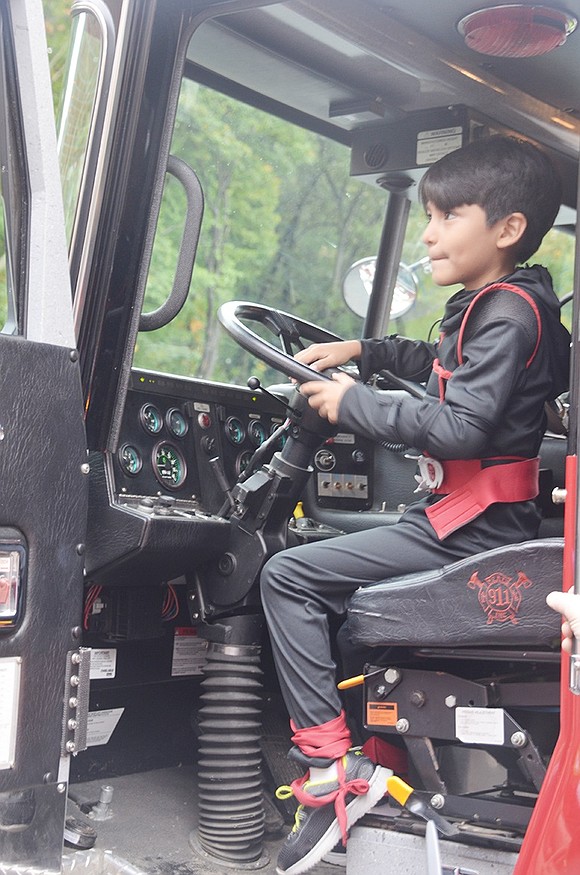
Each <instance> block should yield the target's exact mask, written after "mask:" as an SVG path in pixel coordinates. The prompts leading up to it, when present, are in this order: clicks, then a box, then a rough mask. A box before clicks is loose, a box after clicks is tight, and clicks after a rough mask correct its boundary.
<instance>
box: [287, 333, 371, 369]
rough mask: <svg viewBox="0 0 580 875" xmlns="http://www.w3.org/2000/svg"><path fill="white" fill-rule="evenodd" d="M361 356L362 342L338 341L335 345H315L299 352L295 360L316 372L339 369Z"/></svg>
mask: <svg viewBox="0 0 580 875" xmlns="http://www.w3.org/2000/svg"><path fill="white" fill-rule="evenodd" d="M360 356H361V345H360V340H337V341H335V342H333V343H313V344H312V345H311V346H308V347H306V349H301V350H300V352H297V353H296V355H295V356H294V358H295V359H296V360H297V361H299V362H302V364H303V365H310V367H311V368H313V369H314V370H315V371H325V370H326V369H327V368H337V367H339V366H340V365H344V364H346V362H348V361H350V360H351V359H359V358H360Z"/></svg>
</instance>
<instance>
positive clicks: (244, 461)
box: [236, 450, 252, 477]
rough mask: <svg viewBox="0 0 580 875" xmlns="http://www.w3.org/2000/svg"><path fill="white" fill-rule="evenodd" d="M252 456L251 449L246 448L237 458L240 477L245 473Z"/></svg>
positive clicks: (237, 471) (237, 470)
mask: <svg viewBox="0 0 580 875" xmlns="http://www.w3.org/2000/svg"><path fill="white" fill-rule="evenodd" d="M251 458H252V453H251V452H250V450H244V451H243V452H242V453H240V455H239V456H238V458H237V459H236V474H237V475H238V477H239V476H240V474H243V473H244V471H245V470H246V468H247V467H248V465H249V463H250V459H251Z"/></svg>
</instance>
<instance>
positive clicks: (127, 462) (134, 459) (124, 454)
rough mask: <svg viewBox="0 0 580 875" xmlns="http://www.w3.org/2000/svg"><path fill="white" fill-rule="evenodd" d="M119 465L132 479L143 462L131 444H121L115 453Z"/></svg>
mask: <svg viewBox="0 0 580 875" xmlns="http://www.w3.org/2000/svg"><path fill="white" fill-rule="evenodd" d="M117 458H118V460H119V465H120V466H121V468H122V470H123V471H124V472H125V474H129V475H130V476H131V477H134V476H135V474H138V473H139V471H140V470H141V468H142V467H143V460H142V458H141V454H140V453H139V450H138V449H137V448H136V447H134V446H132V445H131V444H123V446H122V447H121V448H120V450H119V452H118V453H117Z"/></svg>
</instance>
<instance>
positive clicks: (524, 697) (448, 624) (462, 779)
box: [346, 538, 563, 835]
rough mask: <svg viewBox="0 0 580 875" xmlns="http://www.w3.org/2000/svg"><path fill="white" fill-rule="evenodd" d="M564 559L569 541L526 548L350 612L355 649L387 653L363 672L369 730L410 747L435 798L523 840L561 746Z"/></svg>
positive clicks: (457, 813) (417, 774)
mask: <svg viewBox="0 0 580 875" xmlns="http://www.w3.org/2000/svg"><path fill="white" fill-rule="evenodd" d="M562 556H563V539H561V538H547V539H542V540H535V541H528V542H524V543H522V544H517V545H513V546H509V547H501V548H497V549H494V550H489V551H487V552H484V553H480V554H478V555H476V556H473V557H470V558H468V559H464V560H461V561H459V562H455V563H453V564H451V565H447V566H445V567H444V568H442V569H439V570H436V571H431V572H424V573H420V574H416V575H406V576H404V577H400V578H396V579H392V580H389V581H387V582H384V583H380V584H377V585H373V586H368V587H365V588H361V589H359V590H357V591H356V592H355V593H354V595H353V596H352V598H351V600H350V603H349V607H348V617H347V627H346V630H347V632H348V638H349V639H350V641H351V642H352V643H353V644H354V645H356V646H363V647H369V648H377V649H376V650H373V651H371V653H373V654H374V653H379V652H381V651H385V648H389V650H387V654H388V657H387V660H383V659H381V658H379V657H378V656H377V657H376V664H375V657H374V656H372V657H371V659H372V662H371V663H370V664H368V665H367V666H366V667H365V676H366V677H365V693H364V715H363V720H364V724H365V728H366V729H367V730H368V731H370V732H371V733H372V734H374V735H377V734H378V735H381V736H387V737H388V736H390V739H389V740H392V739H393V737H397V738H398V739H400V740H402V741H403V742H404V745H405V747H406V749H407V753H408V758H409V774H410V776H411V778H412V780H413V781H414V782H415V783H416V784H417V786H418V787H419V788H422V789H423V791H424V792H425V793H426V794H427V798H429V799H430V798H431V797H433V795H434V794H436V795H437V800H438V803H439V804H440V805H441V806H442V808H443V813H446V814H448V815H449V816H451V817H458V818H460V819H461V820H467V821H472V822H474V823H477V824H478V828H479V827H480V826H481V825H482V824H487V825H488V826H494V827H496V828H497V826H498V825H501V827H502V828H507V829H512V830H515V833H516V834H520V835H521V833H522V832H523V831H524V829H525V827H526V825H527V822H528V820H529V817H530V814H531V810H532V806H533V801H534V797H535V794H536V793H537V791H538V790H539V787H540V785H541V781H542V779H543V776H544V772H545V763H544V760H545V758H546V756H547V755H549V752H550V749H551V746H552V745H553V743H554V741H555V737H556V735H557V709H558V704H559V681H558V674H559V662H560V656H559V645H560V618H559V616H558V615H557V614H556V613H554V611H552V610H550V608H548V607H547V605H546V602H545V598H546V594H547V593H548V592H550V591H551V590H554V589H560V588H561V585H562ZM391 648H400V649H396V650H393V649H391ZM554 724H555V725H554ZM547 727H548V728H547ZM399 743H400V742H399Z"/></svg>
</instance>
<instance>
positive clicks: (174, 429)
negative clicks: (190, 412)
mask: <svg viewBox="0 0 580 875" xmlns="http://www.w3.org/2000/svg"><path fill="white" fill-rule="evenodd" d="M165 422H166V423H167V428H168V429H169V431H170V432H171V434H172V435H173V437H176V438H183V437H185V435H186V434H187V429H188V424H187V419H186V418H185V416H184V415H183V413H182V412H181V410H178V409H177V407H172V408H171V410H168V411H167V413H166V415H165Z"/></svg>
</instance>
